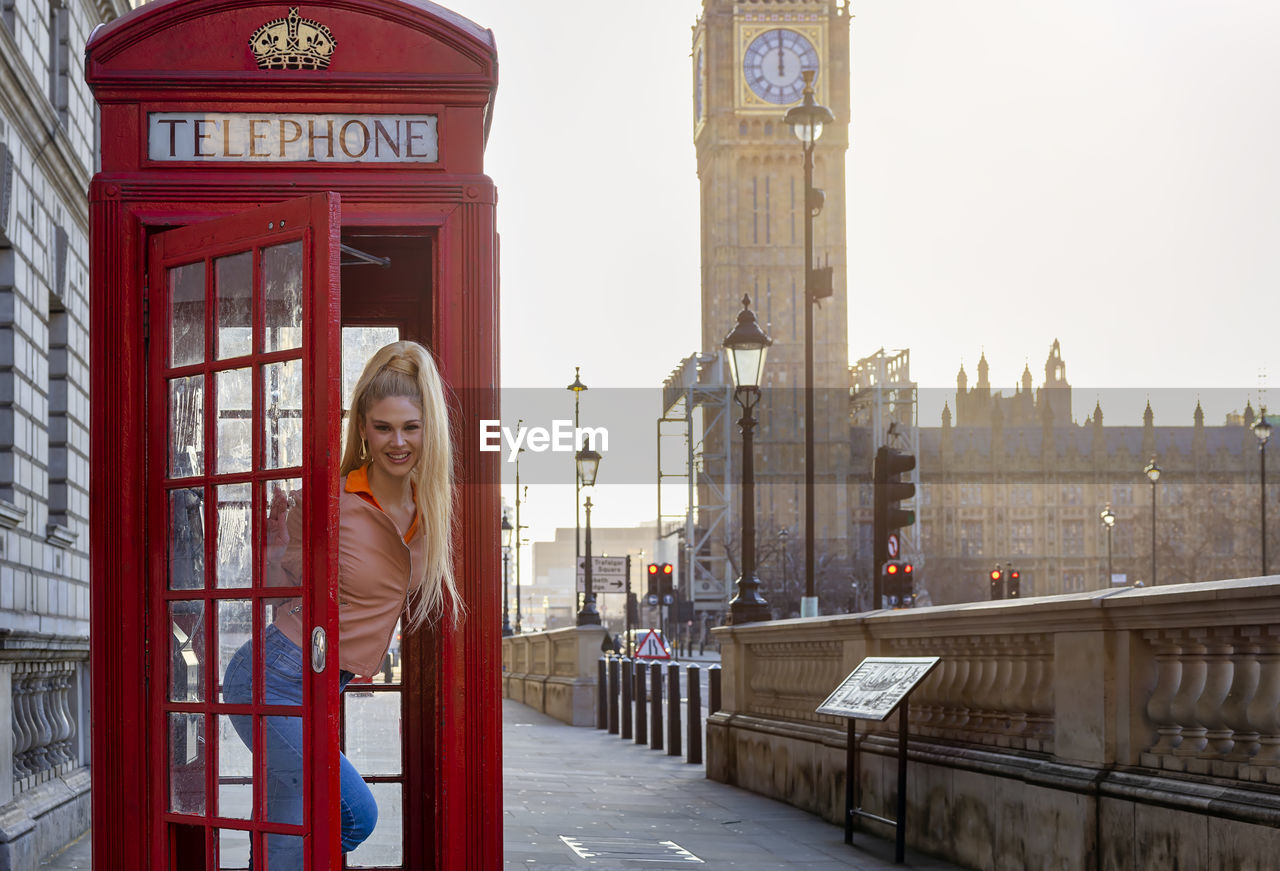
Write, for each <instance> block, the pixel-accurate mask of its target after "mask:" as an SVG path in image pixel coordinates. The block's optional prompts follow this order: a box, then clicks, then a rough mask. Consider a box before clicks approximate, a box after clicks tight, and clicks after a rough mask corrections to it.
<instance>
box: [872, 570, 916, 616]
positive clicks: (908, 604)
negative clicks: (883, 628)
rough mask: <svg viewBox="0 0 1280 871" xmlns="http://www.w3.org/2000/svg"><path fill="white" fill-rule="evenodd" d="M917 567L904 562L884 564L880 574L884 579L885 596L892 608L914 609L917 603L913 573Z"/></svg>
mask: <svg viewBox="0 0 1280 871" xmlns="http://www.w3.org/2000/svg"><path fill="white" fill-rule="evenodd" d="M914 570H915V567H914V566H912V565H911V563H909V562H903V561H902V560H889V561H888V562H887V563H885V564H884V569H883V570H881V572H880V574H881V576H882V577H883V578H884V584H883V587H884V595H885V596H886V597H888V599H889V607H890V608H895V609H897V608H912V607H914V606H915V603H916V595H915V590H914V589H913V584H912V581H913V572H914Z"/></svg>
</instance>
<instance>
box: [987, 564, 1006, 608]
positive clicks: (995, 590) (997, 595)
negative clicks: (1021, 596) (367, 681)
mask: <svg viewBox="0 0 1280 871" xmlns="http://www.w3.org/2000/svg"><path fill="white" fill-rule="evenodd" d="M987 577H988V578H990V580H991V598H992V600H993V601H994V600H995V599H1003V598H1004V572H1002V571H1001V570H1000V566H996V567H995V568H994V569H992V570H991V574H989V575H988V576H987Z"/></svg>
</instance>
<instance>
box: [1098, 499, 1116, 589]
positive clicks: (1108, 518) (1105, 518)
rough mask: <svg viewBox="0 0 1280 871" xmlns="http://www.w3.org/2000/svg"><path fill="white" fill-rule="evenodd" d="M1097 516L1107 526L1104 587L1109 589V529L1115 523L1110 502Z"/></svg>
mask: <svg viewBox="0 0 1280 871" xmlns="http://www.w3.org/2000/svg"><path fill="white" fill-rule="evenodd" d="M1098 517H1099V519H1101V520H1102V525H1103V526H1105V527H1106V528H1107V586H1106V589H1110V588H1111V530H1112V529H1113V528H1114V527H1115V525H1116V515H1115V513H1114V512H1112V510H1111V503H1110V502H1108V503H1107V506H1106V507H1105V508H1103V509H1102V513H1101V514H1099V515H1098Z"/></svg>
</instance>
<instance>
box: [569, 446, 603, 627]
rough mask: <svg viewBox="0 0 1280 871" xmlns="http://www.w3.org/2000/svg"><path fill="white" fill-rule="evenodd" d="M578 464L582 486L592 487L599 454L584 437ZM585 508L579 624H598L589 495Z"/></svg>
mask: <svg viewBox="0 0 1280 871" xmlns="http://www.w3.org/2000/svg"><path fill="white" fill-rule="evenodd" d="M575 459H576V460H577V464H578V480H579V481H581V482H582V486H583V487H594V486H595V485H596V472H598V471H600V455H599V454H598V453H596V452H595V451H593V450H592V449H591V448H590V447H589V443H588V442H587V440H586V439H583V440H582V450H580V451H578V453H577V454H576V456H575ZM583 507H584V508H586V510H587V534H586V541H585V544H584V550H585V551H586V553H584V554H583V557H584V559H583V564H582V565H583V568H582V577H583V592H582V609H581V610H579V611H578V625H579V626H599V625H600V612H599V611H597V610H596V594H595V592H594V591H593V590H592V589H591V497H590V496H588V497H587V502H586V505H584V506H583ZM574 571H575V573H576V571H577V563H576V562H575V563H574Z"/></svg>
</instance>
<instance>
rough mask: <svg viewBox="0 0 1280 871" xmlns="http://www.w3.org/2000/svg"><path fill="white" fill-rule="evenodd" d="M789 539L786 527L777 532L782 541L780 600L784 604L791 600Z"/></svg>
mask: <svg viewBox="0 0 1280 871" xmlns="http://www.w3.org/2000/svg"><path fill="white" fill-rule="evenodd" d="M790 537H791V530H790V529H788V528H787V527H785V526H784V527H782V529H779V530H778V538H780V539H782V598H783V601H785V602H789V601H790V599H791V587H790V584H789V582H788V580H787V539H788V538H790ZM787 616H788V617H789V616H791V612H790V611H787Z"/></svg>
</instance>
